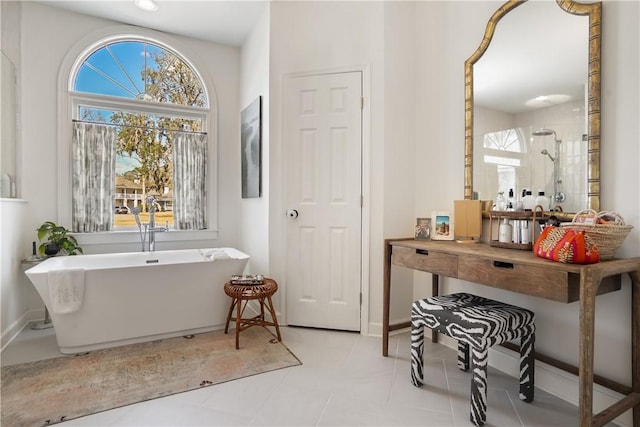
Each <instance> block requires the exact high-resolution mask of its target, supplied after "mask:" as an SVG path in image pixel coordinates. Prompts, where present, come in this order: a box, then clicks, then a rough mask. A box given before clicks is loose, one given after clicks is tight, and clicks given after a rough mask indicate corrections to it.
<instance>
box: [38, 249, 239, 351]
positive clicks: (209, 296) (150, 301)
mask: <svg viewBox="0 0 640 427" xmlns="http://www.w3.org/2000/svg"><path fill="white" fill-rule="evenodd" d="M212 255H214V256H212ZM248 260H249V256H248V255H246V254H244V253H242V252H240V251H238V250H236V249H233V248H215V249H187V250H173V251H157V252H132V253H118V254H100V255H77V256H61V257H52V258H49V259H47V260H45V261H43V262H41V263H40V264H38V265H37V266H34V267H32V268H30V269H29V270H27V271H26V274H27V276H28V277H29V279H30V280H31V282H32V283H33V285H34V286H35V288H36V290H37V291H38V293H39V294H40V296H41V297H42V300H43V301H44V303H45V306H46V307H47V309H48V310H49V313H50V315H51V320H52V321H53V326H54V328H55V333H56V338H57V340H58V346H59V347H60V351H61V352H62V353H65V354H74V353H79V352H86V351H92V350H97V349H100V348H107V347H115V346H119V345H125V344H132V343H136V342H143V341H152V340H156V339H161V338H169V337H175V336H181V335H189V334H196V333H201V332H207V331H212V330H217V329H222V328H224V324H225V322H226V315H227V311H228V308H229V304H230V300H229V298H228V297H227V296H226V295H225V293H224V289H223V286H224V283H225V282H226V281H228V279H229V278H230V277H231V275H233V274H242V273H243V272H244V268H245V266H246V264H247V262H248ZM78 269H85V270H84V281H83V286H84V288H83V289H84V296H83V298H82V303H81V305H80V308H79V309H77V311H74V312H72V313H66V314H63V313H56V310H54V307H52V300H51V298H50V292H49V290H50V285H49V281H50V280H51V281H53V280H54V279H49V277H60V274H61V273H60V270H66V271H78ZM56 271H58V272H57V273H55V272H56ZM50 272H54V273H52V275H51V276H50V274H49V273H50ZM62 274H66V273H64V272H63V273H62ZM54 275H57V276H54ZM58 280H59V279H58Z"/></svg>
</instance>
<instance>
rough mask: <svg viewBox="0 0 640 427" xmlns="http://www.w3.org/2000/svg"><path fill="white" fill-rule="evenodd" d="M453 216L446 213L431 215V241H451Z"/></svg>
mask: <svg viewBox="0 0 640 427" xmlns="http://www.w3.org/2000/svg"><path fill="white" fill-rule="evenodd" d="M454 237H455V232H454V230H453V216H452V215H451V212H448V211H435V212H432V213H431V240H453V239H454Z"/></svg>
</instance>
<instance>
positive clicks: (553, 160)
mask: <svg viewBox="0 0 640 427" xmlns="http://www.w3.org/2000/svg"><path fill="white" fill-rule="evenodd" d="M540 154H544V155H545V156H549V158H550V159H551V161H552V162H555V161H556V159H555V158H554V157H552V156H551V154H550V153H549V151H547V149H546V148H545V149H544V150H542V151H541V152H540Z"/></svg>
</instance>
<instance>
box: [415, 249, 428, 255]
mask: <svg viewBox="0 0 640 427" xmlns="http://www.w3.org/2000/svg"><path fill="white" fill-rule="evenodd" d="M416 253H417V254H420V255H429V251H428V250H426V249H416Z"/></svg>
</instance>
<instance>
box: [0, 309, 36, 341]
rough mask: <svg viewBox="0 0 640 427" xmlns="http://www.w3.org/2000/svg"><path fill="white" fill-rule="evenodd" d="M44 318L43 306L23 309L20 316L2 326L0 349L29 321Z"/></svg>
mask: <svg viewBox="0 0 640 427" xmlns="http://www.w3.org/2000/svg"><path fill="white" fill-rule="evenodd" d="M38 320H44V308H41V309H34V310H28V311H25V312H24V313H23V314H22V316H20V317H19V318H18V319H16V320H15V321H14V322H12V323H11V324H10V325H9V326H7V327H6V328H4V329H3V330H2V332H1V334H2V335H1V336H0V351H2V350H4V349H5V347H7V346H8V345H9V344H10V343H11V341H13V340H14V339H15V338H16V337H17V336H18V334H19V333H20V332H21V331H22V330H23V329H24V328H26V327H27V326H28V325H29V324H30V323H31V322H34V321H38Z"/></svg>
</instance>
